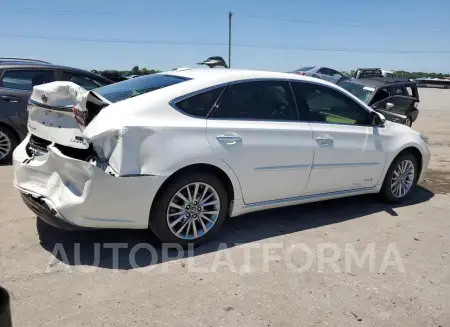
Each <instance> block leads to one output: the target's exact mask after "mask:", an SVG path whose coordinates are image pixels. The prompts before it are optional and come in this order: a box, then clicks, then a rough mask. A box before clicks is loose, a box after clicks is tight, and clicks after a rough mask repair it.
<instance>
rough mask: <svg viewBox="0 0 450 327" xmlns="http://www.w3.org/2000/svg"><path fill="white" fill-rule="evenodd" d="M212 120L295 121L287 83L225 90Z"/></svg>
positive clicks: (250, 84) (243, 85)
mask: <svg viewBox="0 0 450 327" xmlns="http://www.w3.org/2000/svg"><path fill="white" fill-rule="evenodd" d="M212 118H223V119H244V120H266V121H280V120H298V115H297V110H296V107H295V104H294V98H293V96H292V93H291V90H290V87H289V83H288V82H285V81H257V82H245V83H239V84H232V85H229V86H227V88H226V89H225V91H224V92H223V94H222V96H221V97H220V100H219V103H218V105H217V107H216V108H215V109H214V112H213V114H212Z"/></svg>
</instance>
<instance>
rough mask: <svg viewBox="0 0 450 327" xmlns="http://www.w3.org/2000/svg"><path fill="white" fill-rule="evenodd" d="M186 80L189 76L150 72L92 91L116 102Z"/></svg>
mask: <svg viewBox="0 0 450 327" xmlns="http://www.w3.org/2000/svg"><path fill="white" fill-rule="evenodd" d="M187 80H189V78H186V77H179V76H173V75H163V74H152V75H146V76H141V77H136V78H131V79H128V80H126V81H123V82H119V83H115V84H110V85H106V86H103V87H100V88H98V89H94V90H93V91H94V92H95V93H97V94H99V95H101V96H102V97H104V98H105V99H107V100H108V101H111V102H118V101H122V100H125V99H129V98H133V97H136V96H138V95H141V94H144V93H148V92H152V91H155V90H158V89H162V88H164V87H169V86H171V85H175V84H178V83H181V82H184V81H187Z"/></svg>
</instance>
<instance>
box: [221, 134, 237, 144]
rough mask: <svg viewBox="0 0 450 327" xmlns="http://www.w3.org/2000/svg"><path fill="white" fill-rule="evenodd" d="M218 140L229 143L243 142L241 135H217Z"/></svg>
mask: <svg viewBox="0 0 450 327" xmlns="http://www.w3.org/2000/svg"><path fill="white" fill-rule="evenodd" d="M216 138H217V141H219V142H225V144H227V145H234V144H236V143H238V142H242V137H241V136H240V135H217V137H216Z"/></svg>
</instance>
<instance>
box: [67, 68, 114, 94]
mask: <svg viewBox="0 0 450 327" xmlns="http://www.w3.org/2000/svg"><path fill="white" fill-rule="evenodd" d="M61 78H62V80H63V81H69V82H73V83H75V84H78V85H79V86H81V87H82V88H84V89H86V90H88V91H90V90H92V89H96V88H98V87H102V86H105V85H108V84H109V83H105V82H103V81H101V80H99V79H96V78H92V77H91V76H89V75H83V74H79V73H72V72H63V73H62V77H61Z"/></svg>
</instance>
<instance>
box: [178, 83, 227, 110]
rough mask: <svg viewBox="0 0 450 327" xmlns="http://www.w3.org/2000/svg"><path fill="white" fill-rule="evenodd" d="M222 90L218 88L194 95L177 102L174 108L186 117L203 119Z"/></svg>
mask: <svg viewBox="0 0 450 327" xmlns="http://www.w3.org/2000/svg"><path fill="white" fill-rule="evenodd" d="M223 89H224V87H219V88H217V89H214V90H210V91H206V92H203V93H200V94H197V95H194V96H192V97H189V98H187V99H184V100H181V101H179V102H177V103H176V104H175V106H176V107H177V108H178V109H179V110H181V111H183V112H184V113H186V114H188V115H191V116H195V117H201V118H205V117H206V116H207V115H208V113H209V111H210V110H211V109H212V107H213V105H214V103H215V102H216V100H217V99H218V98H219V96H220V94H222V91H223Z"/></svg>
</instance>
